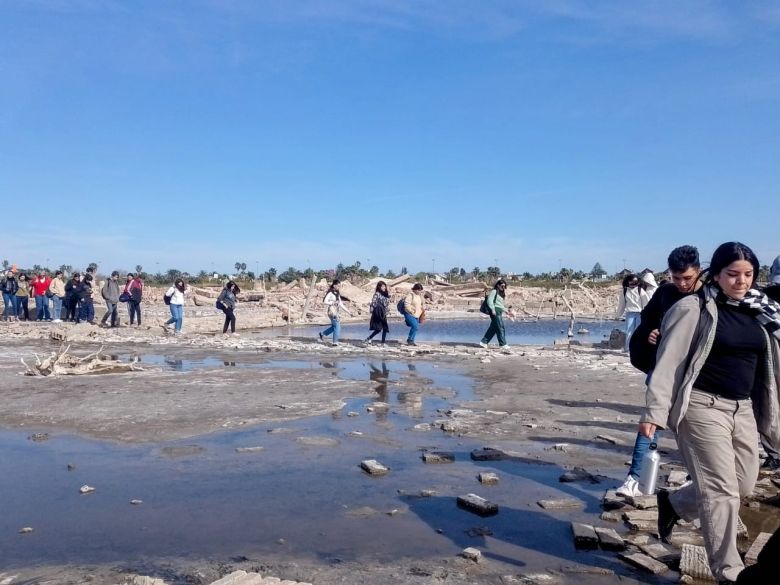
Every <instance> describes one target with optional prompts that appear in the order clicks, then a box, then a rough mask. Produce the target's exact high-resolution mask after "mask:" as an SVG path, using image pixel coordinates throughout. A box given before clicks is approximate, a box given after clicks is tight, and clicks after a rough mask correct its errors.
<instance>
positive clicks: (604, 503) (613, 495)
mask: <svg viewBox="0 0 780 585" xmlns="http://www.w3.org/2000/svg"><path fill="white" fill-rule="evenodd" d="M627 505H628V503H627V502H626V498H625V497H624V496H619V495H618V494H617V492H616V491H615V490H607V491H606V492H605V493H604V497H603V498H602V499H601V507H602V508H604V509H605V510H619V509H620V508H625V507H626V506H627Z"/></svg>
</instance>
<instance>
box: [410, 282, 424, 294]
mask: <svg viewBox="0 0 780 585" xmlns="http://www.w3.org/2000/svg"><path fill="white" fill-rule="evenodd" d="M422 291H423V285H421V284H420V283H419V282H415V283H414V286H413V287H412V292H415V293H417V294H422Z"/></svg>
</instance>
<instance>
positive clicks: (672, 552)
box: [639, 542, 680, 566]
mask: <svg viewBox="0 0 780 585" xmlns="http://www.w3.org/2000/svg"><path fill="white" fill-rule="evenodd" d="M639 548H640V549H641V550H642V552H643V553H645V554H646V555H647V556H649V557H652V558H654V559H655V560H656V561H660V562H662V563H664V564H665V565H667V566H669V565H671V564H676V563H678V562H679V561H680V551H678V550H677V549H674V548H672V547H670V546H666V545H665V544H663V543H661V542H648V543H647V544H643V545H641V546H640V547H639Z"/></svg>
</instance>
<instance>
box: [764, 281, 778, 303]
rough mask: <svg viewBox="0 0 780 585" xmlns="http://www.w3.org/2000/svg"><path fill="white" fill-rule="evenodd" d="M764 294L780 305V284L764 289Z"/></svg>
mask: <svg viewBox="0 0 780 585" xmlns="http://www.w3.org/2000/svg"><path fill="white" fill-rule="evenodd" d="M764 294H765V295H766V296H768V297H769V298H770V299H772V300H773V301H775V302H776V303H780V284H773V285H771V286H768V287H766V288H765V289H764Z"/></svg>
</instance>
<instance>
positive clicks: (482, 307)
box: [479, 289, 495, 316]
mask: <svg viewBox="0 0 780 585" xmlns="http://www.w3.org/2000/svg"><path fill="white" fill-rule="evenodd" d="M493 290H495V289H493ZM492 292H493V291H492V290H491V291H490V292H488V294H486V295H485V298H484V299H482V304H481V305H480V306H479V312H480V313H485V315H488V316H490V307H489V306H488V297H489V296H490V293H492Z"/></svg>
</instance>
